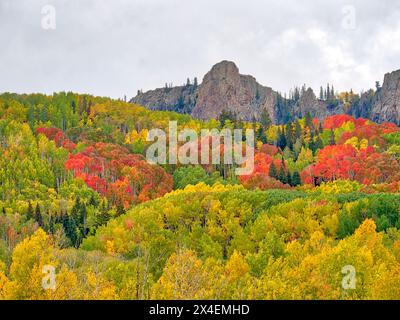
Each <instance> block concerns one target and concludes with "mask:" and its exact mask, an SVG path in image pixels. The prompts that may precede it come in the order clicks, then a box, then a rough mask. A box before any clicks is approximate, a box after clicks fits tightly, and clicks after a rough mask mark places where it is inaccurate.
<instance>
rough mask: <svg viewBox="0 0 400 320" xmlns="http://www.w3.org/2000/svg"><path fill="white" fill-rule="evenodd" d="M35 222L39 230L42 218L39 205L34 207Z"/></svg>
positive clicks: (41, 225)
mask: <svg viewBox="0 0 400 320" xmlns="http://www.w3.org/2000/svg"><path fill="white" fill-rule="evenodd" d="M35 221H36V222H37V224H38V225H39V227H41V228H42V227H43V217H42V214H41V213H40V206H39V204H37V205H36V209H35Z"/></svg>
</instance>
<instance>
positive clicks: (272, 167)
mask: <svg viewBox="0 0 400 320" xmlns="http://www.w3.org/2000/svg"><path fill="white" fill-rule="evenodd" d="M269 176H270V177H271V178H274V179H277V178H278V176H277V172H276V166H275V163H274V162H273V161H272V163H271V165H270V166H269Z"/></svg>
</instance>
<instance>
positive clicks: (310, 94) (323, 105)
mask: <svg viewBox="0 0 400 320" xmlns="http://www.w3.org/2000/svg"><path fill="white" fill-rule="evenodd" d="M293 109H294V110H293V111H294V116H295V118H304V117H305V116H306V114H307V113H310V114H311V115H312V116H313V117H314V118H318V119H324V118H326V117H327V116H330V115H334V114H340V113H344V111H343V107H342V106H340V105H337V106H331V105H330V104H328V103H327V102H325V101H321V100H319V99H317V97H316V96H315V93H314V91H313V90H312V89H311V88H308V89H307V90H306V91H305V92H304V94H303V95H302V96H301V97H300V99H299V101H297V103H296V104H295V105H294V108H293Z"/></svg>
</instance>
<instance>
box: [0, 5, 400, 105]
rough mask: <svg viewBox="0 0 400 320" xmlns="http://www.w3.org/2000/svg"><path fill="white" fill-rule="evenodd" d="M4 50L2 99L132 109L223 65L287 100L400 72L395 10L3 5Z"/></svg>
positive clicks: (399, 15)
mask: <svg viewBox="0 0 400 320" xmlns="http://www.w3.org/2000/svg"><path fill="white" fill-rule="evenodd" d="M44 5H52V6H53V7H54V8H55V13H56V16H55V18H56V20H55V21H56V28H55V30H53V29H43V27H42V20H43V19H44V18H45V20H44V21H45V22H48V21H49V20H47V19H46V17H48V15H46V14H42V12H41V11H42V8H43V6H44ZM353 9H354V10H353ZM353 13H354V14H353ZM354 17H355V20H354V19H353V18H354ZM45 25H47V26H48V24H45ZM0 39H1V48H0V92H4V91H12V92H27V93H30V92H43V93H52V92H54V91H74V92H80V93H91V94H95V95H101V96H111V97H115V98H118V97H123V95H124V94H126V95H127V97H128V98H129V97H131V96H134V95H135V94H136V92H137V90H138V89H143V90H144V91H146V90H148V89H153V88H156V87H163V86H164V84H165V83H166V82H172V83H173V84H175V85H180V84H182V83H184V82H186V78H187V77H190V78H193V77H195V76H197V77H198V78H199V81H200V80H201V79H202V78H203V76H204V74H205V73H206V72H207V71H208V70H209V69H210V68H211V66H212V65H214V64H215V63H217V62H219V61H221V60H232V61H234V62H235V63H236V64H237V66H238V67H239V70H240V72H241V73H243V74H251V75H253V76H254V77H255V78H256V79H257V80H258V81H259V82H260V83H261V84H263V85H266V86H270V87H272V88H273V89H275V90H279V91H281V92H286V91H289V89H290V88H292V87H293V86H294V85H302V84H303V83H306V84H307V85H309V86H311V87H313V88H314V89H315V90H316V92H318V90H319V89H318V88H319V86H320V85H321V84H326V83H327V82H329V83H332V84H333V85H334V86H335V89H337V90H344V89H350V88H353V89H354V90H355V91H360V90H362V89H368V88H371V87H374V85H375V81H376V80H379V81H381V82H382V81H383V76H384V74H385V73H387V72H391V71H394V70H397V69H400V1H398V0H380V1H377V0H373V1H372V0H358V1H356V0H347V1H335V0H331V1H326V0H321V1H318V0H314V1H311V0H310V1H308V0H302V1H298V0H297V1H296V0H292V1H289V0H279V1H278V0H275V1H270V0H241V1H235V0H196V1H192V0H112V1H110V0H44V1H42V0H0Z"/></svg>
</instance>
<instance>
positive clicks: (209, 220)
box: [0, 90, 400, 300]
mask: <svg viewBox="0 0 400 320" xmlns="http://www.w3.org/2000/svg"><path fill="white" fill-rule="evenodd" d="M321 92H322V93H321V95H322V96H323V95H324V93H323V91H322V90H321ZM349 94H350V93H348V94H347V96H348V95H349ZM342 96H343V97H345V96H346V95H345V94H343V95H342ZM347 96H346V97H347ZM337 99H340V97H338V98H337ZM170 121H177V123H178V129H179V130H181V129H185V128H186V129H193V130H195V131H196V132H198V133H200V131H201V129H213V128H217V129H223V128H230V129H254V132H255V138H256V146H255V158H254V170H253V172H252V173H251V174H249V175H243V176H236V175H235V165H232V164H210V165H180V164H174V165H172V164H161V165H155V164H150V163H149V162H148V161H147V160H146V157H145V154H146V150H147V148H148V147H149V144H150V142H148V141H147V139H146V137H147V134H148V132H149V130H151V129H153V128H161V129H163V130H165V131H166V132H167V131H168V126H169V122H170ZM0 155H1V156H0V299H4V300H9V299H13V300H14V299H17V300H24V299H33V300H36V299H40V300H41V299H60V300H66V299H68V300H70V299H85V300H86V299H107V300H108V299H139V300H140V299H400V194H399V192H400V128H399V127H398V126H396V125H395V124H393V123H374V122H372V121H371V120H368V119H364V118H357V119H355V118H353V117H352V116H349V115H332V116H329V117H327V118H325V119H323V120H318V119H316V118H313V117H312V116H311V115H310V114H307V115H306V116H305V117H304V118H302V119H298V120H294V121H289V119H288V121H286V123H284V124H273V123H272V121H271V119H270V118H269V115H268V114H267V113H266V112H265V113H264V114H263V115H262V117H261V120H260V121H259V122H244V121H238V120H236V117H235V115H234V114H231V113H228V112H223V113H222V114H221V116H220V117H219V118H218V119H211V120H209V121H200V120H196V119H194V118H192V117H191V116H190V115H188V114H180V113H175V112H171V111H150V110H148V109H146V108H144V107H142V106H139V105H135V104H131V103H127V102H124V101H122V100H115V99H110V98H105V97H95V96H92V95H86V94H75V93H72V92H60V93H54V94H53V95H43V94H13V93H4V94H1V95H0ZM48 266H52V267H54V270H55V285H54V287H52V288H50V289H49V288H46V286H43V278H44V277H45V276H46V272H44V270H46V268H48ZM349 266H350V267H351V270H353V271H354V274H353V275H350V276H354V277H353V278H354V279H353V280H354V281H353V282H352V283H351V284H353V285H350V287H349V286H346V285H343V284H344V280H346V276H347V277H348V276H349V275H348V273H347V272H346V271H344V270H347V269H348V268H349Z"/></svg>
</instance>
